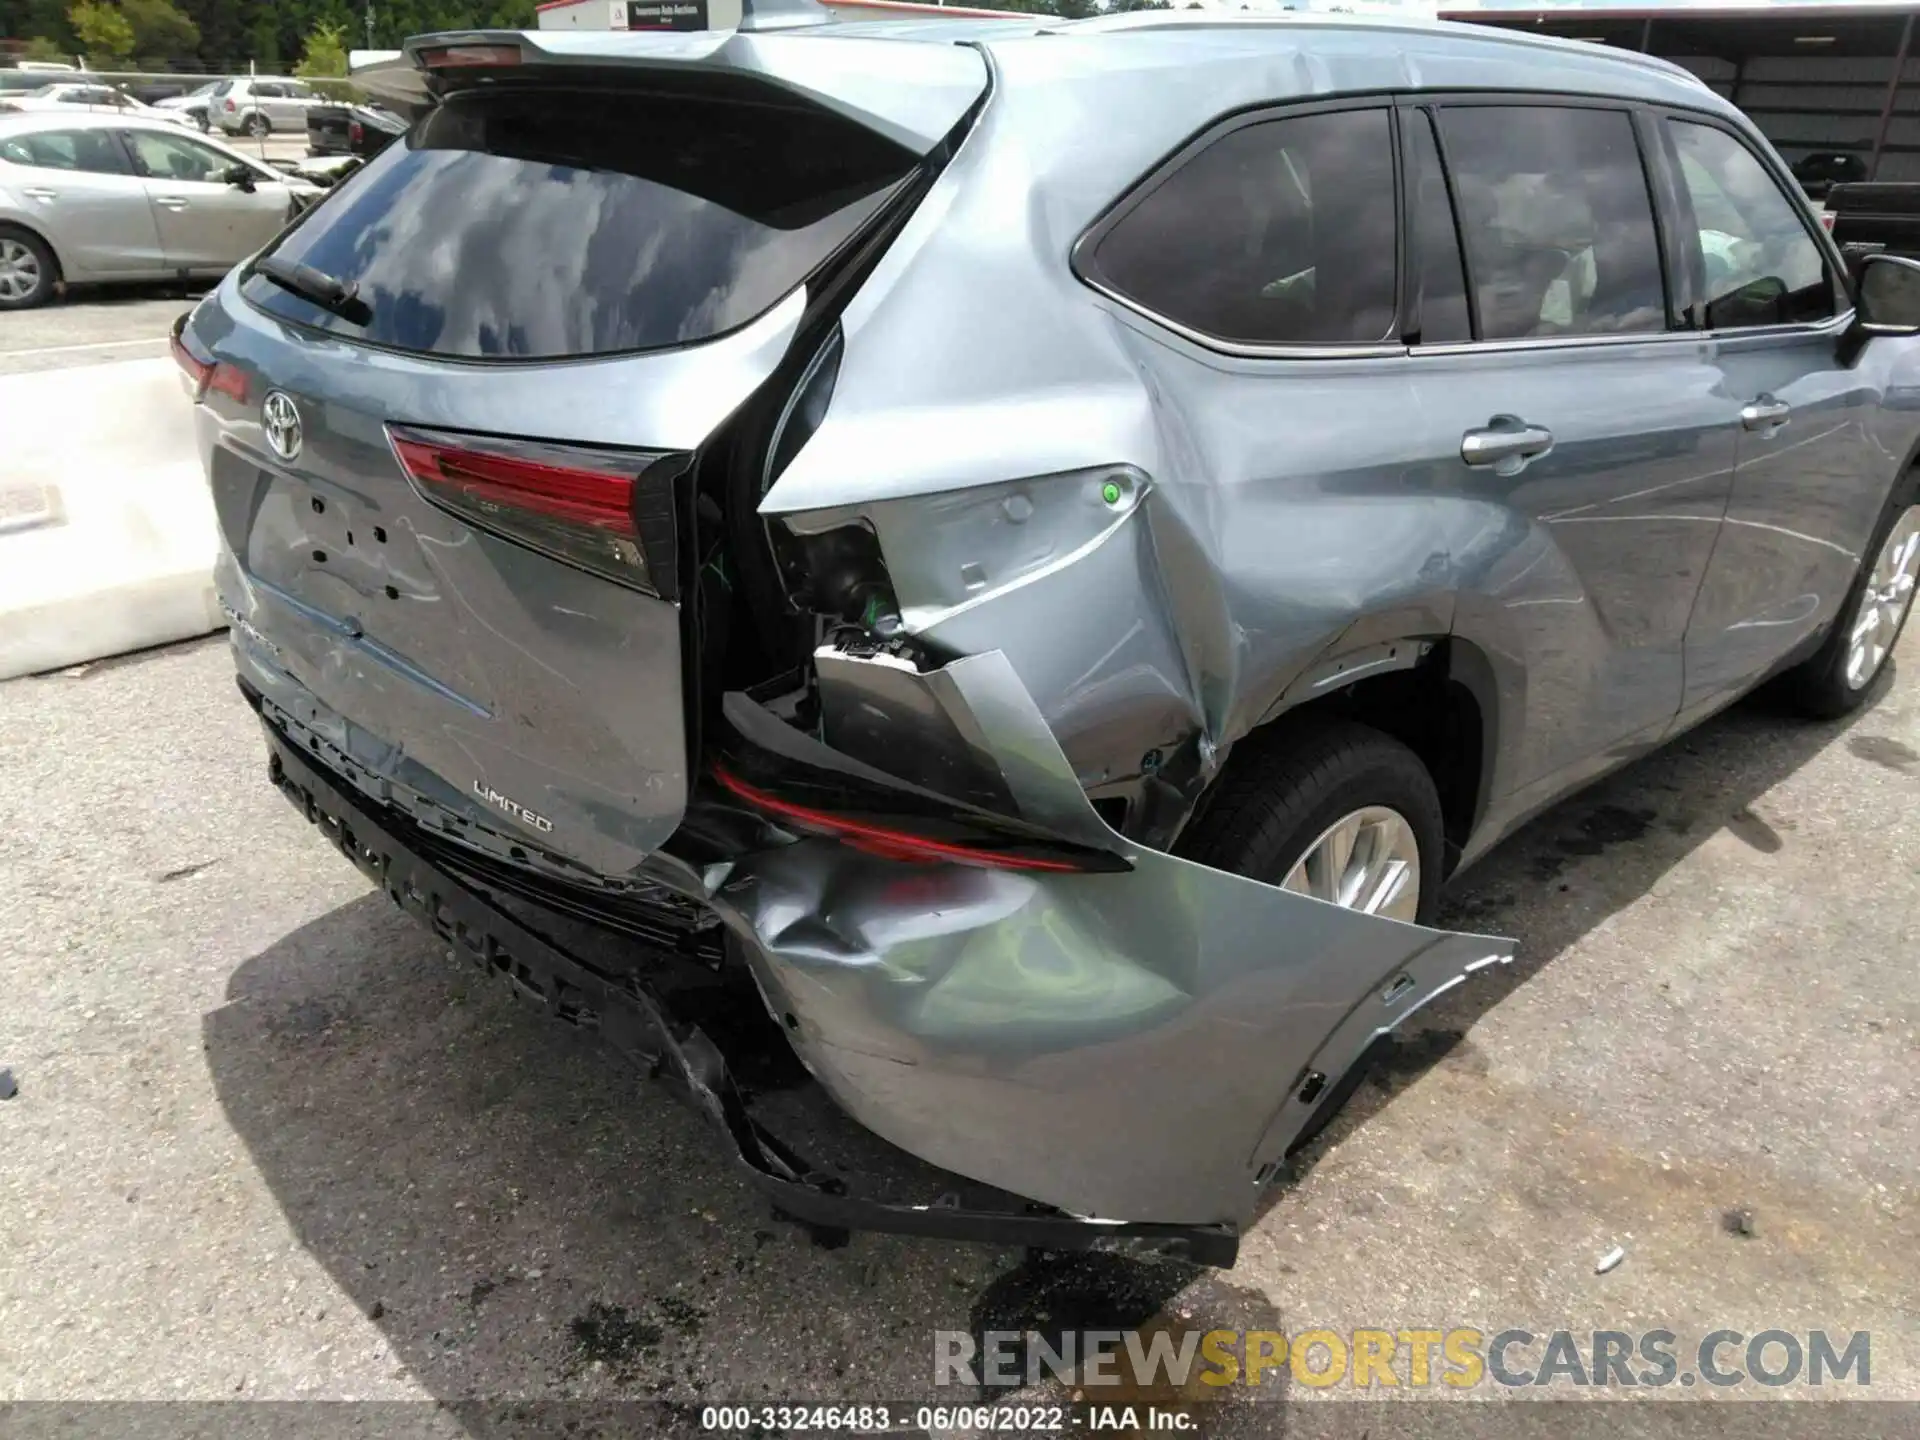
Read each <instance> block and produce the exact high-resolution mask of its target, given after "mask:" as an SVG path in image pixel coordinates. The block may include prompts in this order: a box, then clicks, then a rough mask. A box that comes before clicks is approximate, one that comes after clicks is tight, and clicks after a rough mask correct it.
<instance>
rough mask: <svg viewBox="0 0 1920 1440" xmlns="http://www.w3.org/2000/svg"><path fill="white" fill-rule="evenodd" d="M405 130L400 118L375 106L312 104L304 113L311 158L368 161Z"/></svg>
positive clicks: (402, 120)
mask: <svg viewBox="0 0 1920 1440" xmlns="http://www.w3.org/2000/svg"><path fill="white" fill-rule="evenodd" d="M406 131H407V122H406V121H405V120H404V119H402V118H401V117H400V116H398V115H395V114H394V113H393V112H392V111H390V110H385V109H382V108H381V107H380V106H378V105H314V106H312V107H310V108H309V109H308V110H307V149H308V151H309V152H310V153H311V154H314V155H357V156H359V157H360V159H362V160H371V159H372V158H373V157H374V156H375V155H378V154H379V153H380V152H381V151H382V150H384V149H386V148H387V146H388V145H390V144H392V143H393V141H394V140H395V139H396V138H398V137H399V136H401V135H404V134H406Z"/></svg>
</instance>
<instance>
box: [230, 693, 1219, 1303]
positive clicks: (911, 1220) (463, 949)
mask: <svg viewBox="0 0 1920 1440" xmlns="http://www.w3.org/2000/svg"><path fill="white" fill-rule="evenodd" d="M265 728H266V734H267V745H268V768H269V775H270V777H271V779H272V780H273V782H274V784H275V785H276V786H277V787H278V788H279V789H280V790H281V791H282V792H283V793H284V794H285V795H286V796H287V798H288V799H289V800H291V801H292V802H293V804H294V806H295V808H296V809H298V810H300V811H301V812H302V813H303V814H304V815H305V816H306V817H307V818H308V819H309V820H310V821H312V822H313V823H314V824H315V825H316V826H318V827H319V829H320V830H321V832H322V833H323V834H324V835H326V837H327V838H328V839H329V840H330V841H331V842H332V843H333V845H334V846H335V847H336V848H337V849H338V850H340V852H341V853H342V854H344V855H345V856H346V857H347V858H348V859H349V860H351V861H352V862H353V863H354V865H355V866H357V867H358V868H359V869H360V870H361V871H362V872H363V873H364V874H365V875H366V876H367V877H368V878H369V879H370V880H372V881H373V882H374V883H375V884H377V885H379V886H380V887H381V889H383V890H384V891H385V892H386V893H387V895H388V897H389V898H391V899H392V900H393V901H394V902H395V903H396V904H397V905H399V906H400V907H401V909H403V910H405V911H407V912H408V913H409V914H411V915H412V916H414V917H415V918H416V919H418V920H420V921H421V922H422V923H423V924H425V925H426V926H427V927H428V928H429V929H431V930H432V931H433V932H434V934H436V935H437V936H439V937H440V939H442V940H444V941H445V942H446V943H447V944H448V945H449V946H451V947H452V949H453V951H454V952H455V953H456V954H457V955H458V956H459V957H461V958H463V959H465V960H467V961H468V962H469V963H471V964H472V965H474V966H475V967H476V968H478V969H479V970H481V971H482V972H484V973H486V974H488V975H491V976H494V977H497V978H498V979H500V980H502V981H503V982H505V983H506V984H507V985H508V986H509V988H510V989H511V990H512V992H513V993H514V994H515V995H516V996H517V997H518V998H520V999H521V1000H523V1001H526V1002H529V1003H531V1004H532V1005H533V1006H535V1007H536V1008H538V1009H540V1010H542V1011H544V1012H545V1013H547V1014H548V1015H550V1016H552V1017H553V1018H555V1019H559V1020H561V1021H564V1022H566V1023H567V1024H570V1025H573V1026H575V1027H577V1028H581V1029H586V1030H593V1031H596V1032H598V1033H599V1034H600V1036H601V1037H602V1039H604V1040H605V1041H606V1043H607V1044H608V1045H609V1046H611V1047H612V1048H613V1049H614V1050H615V1051H616V1052H617V1053H619V1054H620V1055H622V1056H623V1057H625V1058H626V1059H628V1060H630V1061H632V1062H633V1063H635V1064H637V1065H639V1066H640V1067H642V1068H643V1069H644V1070H645V1071H647V1072H648V1073H649V1074H651V1075H653V1076H655V1077H656V1078H658V1079H661V1080H664V1081H666V1082H667V1083H668V1084H669V1086H670V1087H671V1088H672V1089H673V1090H674V1091H675V1092H676V1093H677V1094H678V1095H679V1096H680V1098H682V1099H683V1100H685V1101H686V1102H688V1103H689V1104H690V1105H691V1106H692V1107H693V1108H694V1109H695V1110H696V1111H698V1112H699V1113H700V1114H701V1115H702V1116H703V1117H704V1118H705V1119H706V1120H707V1121H708V1123H709V1124H710V1125H711V1126H712V1128H713V1130H714V1133H715V1137H716V1139H717V1141H718V1142H719V1143H720V1144H721V1146H722V1148H723V1149H724V1150H725V1152H726V1154H727V1156H728V1158H729V1159H730V1161H731V1162H732V1163H733V1164H734V1165H735V1166H736V1167H738V1169H739V1170H740V1172H741V1173H742V1174H743V1175H745V1177H746V1178H747V1179H749V1180H750V1181H752V1182H753V1183H754V1184H755V1185H756V1186H758V1187H759V1188H760V1189H761V1190H762V1191H764V1192H765V1193H766V1195H767V1196H768V1197H769V1199H771V1200H772V1202H773V1203H774V1204H775V1205H776V1206H777V1207H778V1208H779V1209H780V1210H781V1211H782V1212H784V1213H785V1214H786V1215H788V1216H790V1217H792V1218H794V1219H796V1220H800V1221H802V1222H805V1223H807V1224H809V1225H812V1226H816V1227H821V1228H824V1229H829V1230H876V1231H886V1232H893V1233H898V1234H910V1235H923V1236H927V1237H929V1238H934V1239H945V1240H964V1241H975V1242H985V1243H992V1244H1001V1245H1024V1246H1034V1247H1040V1248H1046V1249H1057V1250H1105V1251H1116V1252H1129V1253H1154V1254H1169V1255H1176V1256H1180V1257H1183V1258H1185V1259H1188V1260H1191V1261H1194V1262H1195V1263H1198V1264H1204V1265H1219V1266H1227V1265H1231V1264H1233V1262H1234V1257H1235V1254H1236V1252H1237V1250H1238V1248H1239V1236H1238V1232H1237V1231H1236V1230H1235V1228H1234V1227H1232V1226H1229V1225H1161V1224H1124V1223H1111V1222H1102V1221H1094V1220H1084V1219H1080V1218H1077V1217H1075V1216H1072V1215H1067V1214H1063V1213H1061V1212H1059V1211H1057V1210H1053V1209H1051V1208H1049V1207H1046V1206H1043V1205H1037V1204H1034V1203H1032V1202H1030V1201H1026V1200H1023V1199H1022V1198H1020V1197H1018V1196H1014V1195H1009V1194H1004V1193H998V1194H996V1193H992V1192H983V1191H982V1188H981V1187H979V1186H970V1185H969V1183H968V1182H967V1181H965V1180H963V1179H961V1178H960V1177H958V1176H954V1177H951V1181H952V1183H951V1185H948V1186H942V1187H939V1188H938V1189H936V1190H934V1191H932V1192H930V1193H929V1194H928V1195H927V1197H926V1199H925V1201H924V1202H912V1201H898V1200H881V1199H874V1198H869V1197H866V1196H862V1195H858V1194H855V1193H851V1191H850V1189H849V1187H848V1184H847V1182H846V1180H845V1179H843V1178H842V1177H841V1176H839V1175H829V1174H825V1173H823V1172H821V1171H818V1170H816V1169H815V1168H814V1167H813V1166H811V1165H810V1164H809V1163H808V1162H807V1161H806V1160H805V1159H804V1158H803V1157H802V1156H801V1155H800V1154H799V1153H798V1152H797V1151H796V1150H794V1149H792V1148H791V1147H789V1146H788V1145H786V1144H784V1143H782V1142H781V1141H780V1140H779V1139H778V1138H777V1137H776V1136H775V1135H773V1134H771V1133H770V1132H769V1131H768V1130H767V1129H765V1128H764V1127H763V1126H762V1125H761V1124H760V1123H758V1122H757V1121H756V1120H755V1119H754V1118H753V1117H752V1115H751V1114H750V1113H749V1111H748V1106H747V1104H746V1101H745V1099H744V1097H743V1096H742V1094H741V1092H740V1090H739V1088H738V1087H737V1086H736V1085H735V1083H734V1080H733V1078H732V1075H731V1074H730V1072H729V1069H728V1064H727V1059H726V1057H725V1056H724V1055H722V1054H721V1052H720V1050H719V1049H718V1048H717V1047H716V1046H715V1045H714V1044H713V1043H712V1042H711V1041H710V1040H709V1039H708V1038H707V1036H706V1035H705V1034H703V1033H702V1032H701V1031H700V1030H699V1029H698V1028H697V1027H695V1026H692V1025H690V1024H688V1023H686V1022H684V1021H682V1020H679V1019H676V1017H674V1016H673V1014H672V1013H671V1012H670V1011H669V1010H668V1008H667V1007H666V1006H665V1005H664V1004H663V1003H661V1001H660V999H659V998H658V997H656V996H655V995H654V994H652V993H651V992H650V991H649V989H648V988H647V987H646V986H645V985H644V984H638V983H636V982H634V981H633V979H632V978H631V977H622V978H619V979H616V978H615V977H613V976H610V975H608V974H607V973H605V972H603V971H601V970H599V969H597V968H596V967H595V966H593V965H592V964H591V963H590V962H588V961H586V960H584V959H582V958H581V957H579V956H576V955H573V954H570V953H568V952H566V951H565V950H562V949H561V948H559V947H558V946H557V945H555V944H552V943H549V941H548V940H546V939H544V938H542V937H541V936H539V935H536V934H534V933H533V932H532V931H531V930H529V929H527V928H526V927H525V926H524V925H522V924H521V923H520V922H519V921H517V920H516V919H515V918H514V917H513V916H512V915H510V914H508V913H507V912H506V911H505V910H503V909H502V908H501V907H500V906H499V905H498V904H496V903H494V902H493V901H492V900H491V899H489V898H488V897H487V896H486V895H485V894H484V893H481V892H480V891H478V890H476V889H475V888H473V887H471V886H469V885H467V884H465V883H462V882H461V881H458V880H455V879H453V878H451V877H450V876H449V875H448V874H447V873H446V871H445V870H444V869H443V868H442V867H441V866H439V865H437V864H435V863H434V862H433V861H432V860H430V859H428V858H427V856H426V855H425V854H423V853H422V851H423V849H426V848H428V846H429V845H430V844H431V841H430V840H429V839H428V837H425V836H424V835H423V834H422V833H421V832H418V831H417V830H416V829H415V827H414V826H413V824H412V822H411V821H410V820H409V819H408V818H407V817H405V816H402V815H400V814H398V813H397V812H386V813H381V812H380V809H379V807H376V806H375V805H373V804H371V803H370V802H368V801H367V800H366V799H364V798H363V797H361V796H360V795H358V794H357V793H355V792H354V791H353V790H352V789H351V788H350V787H349V786H348V785H346V784H345V783H343V782H342V781H341V780H340V779H339V778H338V777H336V776H335V775H334V774H333V773H332V772H331V771H330V770H328V769H326V768H325V767H324V766H322V765H320V764H318V763H316V762H315V761H314V760H313V758H312V756H311V754H310V753H308V752H306V751H304V750H303V749H302V748H301V747H299V746H297V745H296V744H294V743H293V742H292V741H291V740H290V739H289V737H288V736H287V735H286V734H284V733H283V732H281V731H280V730H278V729H276V728H275V727H274V726H273V725H272V724H271V723H269V724H267V725H266V727H265ZM408 832H412V833H408ZM423 842H425V843H423Z"/></svg>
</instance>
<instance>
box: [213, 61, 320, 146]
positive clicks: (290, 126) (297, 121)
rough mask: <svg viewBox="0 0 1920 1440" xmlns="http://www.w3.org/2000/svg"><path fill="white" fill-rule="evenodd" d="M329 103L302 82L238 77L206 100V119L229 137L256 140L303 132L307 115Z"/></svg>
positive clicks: (222, 82) (224, 84)
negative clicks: (249, 137)
mask: <svg viewBox="0 0 1920 1440" xmlns="http://www.w3.org/2000/svg"><path fill="white" fill-rule="evenodd" d="M327 103H329V102H328V100H327V97H326V96H324V95H322V94H320V93H319V92H318V91H316V90H315V89H314V88H313V87H312V86H311V85H308V84H307V83H306V82H305V81H302V80H282V79H277V78H262V77H259V76H251V75H242V76H240V77H238V78H237V79H233V80H222V81H221V82H220V83H219V84H218V85H216V86H214V87H213V90H212V92H211V93H210V94H209V95H208V97H207V111H206V113H207V116H208V118H209V120H210V121H211V123H213V124H215V125H218V126H219V127H220V128H221V129H222V130H224V131H226V132H227V134H229V135H252V136H255V137H256V138H257V137H259V136H263V135H267V134H271V133H272V132H273V131H275V130H298V131H302V132H304V131H305V130H306V128H307V111H308V110H310V109H311V108H312V107H313V106H315V105H325V104H327Z"/></svg>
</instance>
